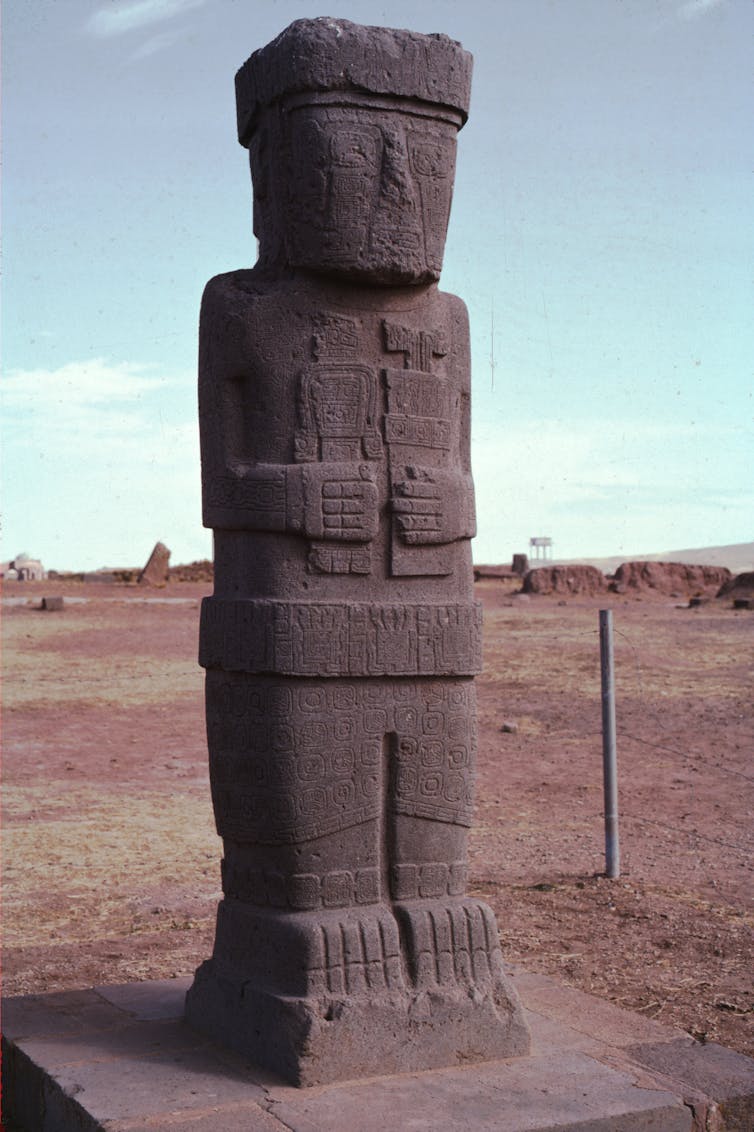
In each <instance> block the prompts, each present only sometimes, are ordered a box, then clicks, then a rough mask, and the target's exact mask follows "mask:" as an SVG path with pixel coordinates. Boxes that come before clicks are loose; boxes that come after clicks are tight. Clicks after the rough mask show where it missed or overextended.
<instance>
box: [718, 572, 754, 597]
mask: <svg viewBox="0 0 754 1132" xmlns="http://www.w3.org/2000/svg"><path fill="white" fill-rule="evenodd" d="M717 597H727V598H728V600H729V601H740V600H746V599H749V598H754V570H749V571H747V572H746V573H745V574H736V576H735V577H734V578H728V580H727V582H723V584H722V585H721V586H720V589H719V590H718V591H717Z"/></svg>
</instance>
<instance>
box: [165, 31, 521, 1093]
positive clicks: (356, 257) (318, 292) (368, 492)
mask: <svg viewBox="0 0 754 1132" xmlns="http://www.w3.org/2000/svg"><path fill="white" fill-rule="evenodd" d="M470 74H471V57H470V56H469V55H468V54H467V53H466V52H465V51H463V49H462V48H461V47H460V45H458V44H456V43H454V42H453V41H452V40H449V39H447V38H446V37H445V36H422V35H416V34H414V33H412V32H405V31H394V30H390V29H385V28H365V27H359V26H357V25H355V24H351V23H349V22H348V21H344V20H329V19H320V20H300V21H297V22H296V23H295V24H293V25H292V26H291V27H290V28H288V29H287V30H286V31H285V32H283V33H282V34H281V35H280V36H279V37H278V38H277V39H276V40H275V41H274V42H273V43H271V44H269V45H268V46H267V47H265V48H263V49H262V50H261V51H259V52H256V53H255V54H254V55H252V57H251V58H250V59H249V61H248V62H247V63H246V64H245V65H244V67H243V68H242V69H241V71H240V72H239V75H238V80H237V92H238V112H239V130H240V137H241V141H242V143H243V144H244V145H247V146H248V147H249V149H250V154H251V168H252V174H253V182H254V217H255V231H256V233H257V236H258V238H259V244H260V252H259V261H258V263H257V265H256V266H255V267H254V268H253V269H251V270H243V271H237V272H233V273H231V274H228V275H223V276H219V277H217V278H216V279H213V280H211V282H210V283H209V284H208V286H207V289H206V292H205V295H204V300H203V305H202V316H201V332H200V377H199V398H200V420H201V442H202V474H203V499H204V521H205V524H206V525H207V526H210V527H212V528H213V529H214V532H215V563H214V574H215V586H214V595H213V597H212V598H209V599H207V600H206V601H205V603H204V609H203V613H202V625H201V647H200V658H201V663H202V664H203V665H204V666H205V667H206V669H207V683H206V704H207V734H208V742H209V752H210V776H211V782H212V796H213V803H214V809H215V816H216V820H217V828H218V831H219V833H220V835H221V836H222V838H223V841H224V852H225V857H224V861H223V891H224V899H223V901H222V903H221V904H220V907H219V910H218V920H217V932H216V939H215V947H214V953H213V956H212V958H211V959H210V960H208V962H206V963H205V964H204V965H203V966H202V967H200V968H199V971H198V972H197V975H196V979H195V981H194V984H193V986H192V988H191V990H190V992H189V994H188V998H187V1017H188V1019H189V1021H190V1023H191V1025H193V1026H194V1027H196V1028H197V1029H201V1030H203V1031H204V1032H205V1033H208V1034H210V1035H211V1036H212V1037H213V1038H214V1039H216V1040H217V1041H218V1042H220V1043H223V1044H226V1045H229V1046H232V1047H234V1048H235V1049H237V1050H239V1051H240V1052H242V1053H243V1054H245V1055H247V1056H249V1057H251V1058H253V1059H254V1060H255V1061H256V1062H257V1063H260V1064H263V1065H266V1066H268V1067H270V1068H272V1069H274V1070H275V1071H277V1072H280V1073H282V1074H284V1075H285V1076H286V1077H287V1078H288V1079H289V1080H291V1081H294V1082H295V1083H297V1084H307V1085H309V1084H318V1083H323V1082H329V1081H333V1080H337V1079H342V1078H348V1077H355V1076H359V1075H365V1074H380V1073H388V1072H394V1071H398V1070H405V1069H419V1068H428V1067H433V1066H439V1065H452V1064H461V1063H465V1062H468V1061H474V1060H484V1059H489V1058H496V1057H504V1056H515V1055H518V1054H522V1053H525V1052H526V1050H527V1049H528V1032H527V1029H526V1026H525V1023H524V1021H523V1016H522V1014H521V1010H520V1006H519V1004H518V1000H517V997H516V994H515V991H514V990H513V989H512V986H511V984H510V982H509V980H508V978H507V976H506V974H505V973H504V971H503V965H502V960H501V956H500V948H499V944H498V935H497V926H496V924H495V919H494V916H493V914H492V912H491V910H490V909H489V908H488V907H487V905H485V904H483V903H482V902H481V901H479V900H475V899H471V898H470V897H468V896H467V895H466V871H467V865H466V840H467V831H468V827H469V824H470V822H471V812H472V801H473V797H472V795H473V781H474V760H475V748H476V722H475V700H474V685H473V674H474V673H475V672H477V671H479V668H480V664H481V622H480V613H479V607H478V605H477V604H476V603H475V602H474V600H473V593H472V588H473V585H472V566H471V554H470V542H469V540H470V538H471V537H472V535H473V534H474V529H475V526H474V499H473V485H472V481H471V473H470V466H469V390H470V372H469V334H468V321H467V315H466V310H465V307H464V305H463V303H462V302H461V301H460V300H459V299H457V298H455V297H454V296H452V295H445V294H442V293H440V292H439V291H438V290H437V286H436V281H437V278H438V276H439V272H440V267H441V263H442V255H443V249H444V242H445V231H446V227H447V222H448V214H449V209H450V200H451V193H452V185H453V173H454V167H455V139H456V134H457V132H458V129H459V128H460V127H461V126H462V124H463V122H464V121H465V117H466V111H467V106H468V90H469V81H470Z"/></svg>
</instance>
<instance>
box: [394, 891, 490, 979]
mask: <svg viewBox="0 0 754 1132" xmlns="http://www.w3.org/2000/svg"><path fill="white" fill-rule="evenodd" d="M394 910H395V914H396V916H397V917H398V922H399V924H400V927H401V935H402V937H403V948H404V956H405V960H406V964H407V968H408V975H409V978H410V980H411V982H412V983H413V985H414V986H415V987H416V988H417V989H419V990H430V989H432V988H451V987H454V986H465V987H469V988H471V987H477V988H479V990H480V991H482V992H485V991H487V990H488V989H490V988H491V987H492V986H494V984H495V983H497V982H499V980H500V979H501V978H503V977H504V971H503V962H502V956H501V953H500V943H499V941H498V934H497V923H496V922H495V915H494V912H493V911H492V909H491V908H490V907H489V906H488V905H487V904H485V903H484V901H483V900H475V899H473V898H471V897H459V898H457V899H452V898H450V899H445V900H411V901H406V902H404V903H400V904H395V905H394Z"/></svg>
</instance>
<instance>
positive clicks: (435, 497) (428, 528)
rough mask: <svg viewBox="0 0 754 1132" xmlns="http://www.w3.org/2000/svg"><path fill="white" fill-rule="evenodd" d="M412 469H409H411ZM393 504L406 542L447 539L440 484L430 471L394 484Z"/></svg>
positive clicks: (400, 531)
mask: <svg viewBox="0 0 754 1132" xmlns="http://www.w3.org/2000/svg"><path fill="white" fill-rule="evenodd" d="M411 470H412V469H408V471H409V472H410V471H411ZM391 506H392V509H393V513H394V515H395V517H396V526H397V528H398V532H399V534H400V537H401V539H402V540H403V542H405V543H408V544H409V545H422V544H424V545H426V544H429V543H441V542H447V541H448V539H447V537H446V535H445V532H444V523H443V518H444V515H443V499H442V493H441V491H440V486H439V485H438V484H437V483H436V482H435V481H434V480H433V479H432V478H431V476H430V475H429V474H428V473H425V475H423V476H421V477H418V478H414V479H405V480H398V481H397V483H394V484H393V497H392V499H391Z"/></svg>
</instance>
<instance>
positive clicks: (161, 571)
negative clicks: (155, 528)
mask: <svg viewBox="0 0 754 1132" xmlns="http://www.w3.org/2000/svg"><path fill="white" fill-rule="evenodd" d="M169 566H170V551H169V550H168V548H167V547H166V546H165V544H164V543H161V542H158V543H156V544H155V548H154V550H153V551H152V553H151V554H150V556H149V559H148V561H147V564H146V566H145V567H144V569H143V570H142V572H141V573H140V574H139V578H138V582H139V585H140V586H164V585H165V583H166V582H167V580H168V573H169Z"/></svg>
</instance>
